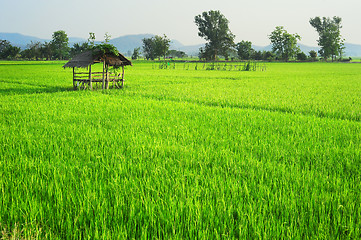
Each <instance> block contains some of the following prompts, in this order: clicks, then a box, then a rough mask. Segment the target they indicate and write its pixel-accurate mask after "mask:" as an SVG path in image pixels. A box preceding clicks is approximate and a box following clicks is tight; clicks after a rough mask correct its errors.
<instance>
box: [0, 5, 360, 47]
mask: <svg viewBox="0 0 361 240" xmlns="http://www.w3.org/2000/svg"><path fill="white" fill-rule="evenodd" d="M208 10H220V11H221V12H222V13H223V14H224V15H225V16H226V18H227V19H228V20H229V21H230V29H231V31H232V32H233V33H234V34H235V35H236V42H238V41H241V40H248V41H252V42H253V44H255V45H260V46H262V45H263V46H264V45H268V44H269V40H268V37H267V35H269V34H270V32H272V30H273V29H274V28H275V27H276V26H284V27H285V28H286V30H287V31H288V32H290V33H298V34H299V35H301V37H302V40H301V43H303V44H306V45H310V46H316V45H317V42H316V40H317V38H318V35H317V33H316V32H315V31H314V29H313V28H312V27H311V26H310V24H309V23H308V21H309V19H310V18H311V17H315V16H321V17H322V16H327V17H332V16H339V17H341V18H342V20H343V22H342V24H343V29H342V31H341V33H342V36H343V37H344V38H345V39H346V42H348V43H356V44H361V27H360V25H361V24H360V21H361V17H360V11H361V0H302V1H301V0H223V1H219V0H182V1H175V0H128V1H125V0H102V1H95V0H62V1H55V0H0V32H13V33H14V32H17V33H22V34H24V35H30V36H36V37H40V38H46V39H50V38H51V35H52V33H53V32H54V31H57V30H64V31H65V32H66V33H67V34H68V36H71V37H82V38H87V37H88V35H89V32H95V34H96V36H97V40H103V36H104V34H105V33H106V32H108V33H109V34H110V35H111V36H112V37H113V38H115V37H119V36H123V35H128V34H142V33H152V34H166V35H167V36H168V37H169V38H171V39H177V40H178V41H180V42H181V43H183V44H185V45H193V44H199V43H203V42H204V41H203V40H202V39H201V38H200V37H198V34H197V33H198V30H197V27H196V25H195V24H194V16H196V15H198V14H201V13H202V12H203V11H208Z"/></svg>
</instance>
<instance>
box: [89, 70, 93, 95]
mask: <svg viewBox="0 0 361 240" xmlns="http://www.w3.org/2000/svg"><path fill="white" fill-rule="evenodd" d="M89 87H90V90H93V83H92V65H89Z"/></svg>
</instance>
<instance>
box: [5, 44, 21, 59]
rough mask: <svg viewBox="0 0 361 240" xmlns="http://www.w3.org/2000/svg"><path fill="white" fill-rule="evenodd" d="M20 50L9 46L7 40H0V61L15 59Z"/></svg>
mask: <svg viewBox="0 0 361 240" xmlns="http://www.w3.org/2000/svg"><path fill="white" fill-rule="evenodd" d="M19 52H20V48H19V47H16V46H13V45H11V43H10V42H9V41H7V40H0V59H15V58H16V56H17V55H18V54H19Z"/></svg>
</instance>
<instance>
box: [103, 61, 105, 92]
mask: <svg viewBox="0 0 361 240" xmlns="http://www.w3.org/2000/svg"><path fill="white" fill-rule="evenodd" d="M104 71H105V62H103V79H102V82H103V84H102V89H105V76H104Z"/></svg>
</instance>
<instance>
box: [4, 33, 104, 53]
mask: <svg viewBox="0 0 361 240" xmlns="http://www.w3.org/2000/svg"><path fill="white" fill-rule="evenodd" d="M109 40H110V35H108V34H107V33H106V34H105V42H106V43H107V42H108V41H109ZM94 47H95V34H94V33H92V32H91V33H89V38H88V41H87V42H84V43H75V44H74V45H73V46H72V47H69V38H68V35H67V34H66V33H65V31H63V30H59V31H56V32H54V33H53V35H52V40H51V41H49V42H44V43H41V42H38V41H37V42H33V41H31V42H30V43H29V44H28V45H27V46H26V49H24V50H21V48H20V47H16V46H13V45H12V44H11V43H10V42H9V41H7V40H0V59H8V60H11V59H18V58H21V59H26V60H43V59H46V60H65V59H69V58H71V57H73V56H75V55H77V54H79V53H81V52H83V51H85V50H89V49H92V48H94Z"/></svg>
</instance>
